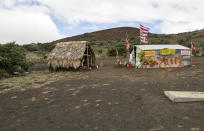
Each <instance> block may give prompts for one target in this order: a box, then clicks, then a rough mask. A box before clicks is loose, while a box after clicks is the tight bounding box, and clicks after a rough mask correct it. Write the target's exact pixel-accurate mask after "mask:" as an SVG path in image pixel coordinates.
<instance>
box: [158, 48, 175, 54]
mask: <svg viewBox="0 0 204 131" xmlns="http://www.w3.org/2000/svg"><path fill="white" fill-rule="evenodd" d="M175 54H176V50H175V49H163V50H160V55H175Z"/></svg>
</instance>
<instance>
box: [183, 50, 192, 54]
mask: <svg viewBox="0 0 204 131" xmlns="http://www.w3.org/2000/svg"><path fill="white" fill-rule="evenodd" d="M181 55H191V52H190V51H189V50H181Z"/></svg>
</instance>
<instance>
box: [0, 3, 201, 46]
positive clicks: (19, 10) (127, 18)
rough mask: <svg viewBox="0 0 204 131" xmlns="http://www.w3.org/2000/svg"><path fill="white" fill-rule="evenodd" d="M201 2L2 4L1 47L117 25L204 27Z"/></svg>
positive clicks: (158, 29)
mask: <svg viewBox="0 0 204 131" xmlns="http://www.w3.org/2000/svg"><path fill="white" fill-rule="evenodd" d="M203 12H204V1H203V0H0V43H1V44H4V43H6V42H12V41H15V42H16V43H18V44H21V45H22V44H30V43H37V42H51V41H53V40H57V39H61V38H64V37H70V36H75V35H79V34H83V33H87V32H94V31H98V30H103V29H109V28H116V27H139V25H140V24H143V25H144V26H147V27H149V28H150V29H151V30H150V32H151V33H159V34H161V33H164V34H175V33H181V32H188V31H194V30H200V29H204V17H203Z"/></svg>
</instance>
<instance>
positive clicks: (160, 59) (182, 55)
mask: <svg viewBox="0 0 204 131" xmlns="http://www.w3.org/2000/svg"><path fill="white" fill-rule="evenodd" d="M191 54H192V53H191V49H190V48H188V47H185V46H182V45H135V46H134V47H133V50H132V52H131V53H130V59H129V62H131V63H132V64H133V65H135V66H136V67H138V68H165V67H184V66H189V65H191Z"/></svg>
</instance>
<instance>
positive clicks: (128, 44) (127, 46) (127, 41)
mask: <svg viewBox="0 0 204 131" xmlns="http://www.w3.org/2000/svg"><path fill="white" fill-rule="evenodd" d="M126 35H127V36H126V49H127V50H129V49H130V43H129V40H128V34H127V33H126Z"/></svg>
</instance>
